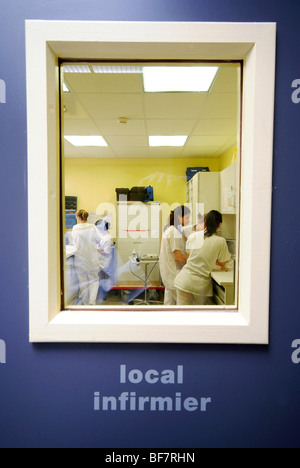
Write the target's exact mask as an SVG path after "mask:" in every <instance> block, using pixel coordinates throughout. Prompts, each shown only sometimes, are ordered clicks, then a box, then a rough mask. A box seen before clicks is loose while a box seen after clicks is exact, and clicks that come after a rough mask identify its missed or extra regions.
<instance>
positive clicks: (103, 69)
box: [92, 65, 143, 74]
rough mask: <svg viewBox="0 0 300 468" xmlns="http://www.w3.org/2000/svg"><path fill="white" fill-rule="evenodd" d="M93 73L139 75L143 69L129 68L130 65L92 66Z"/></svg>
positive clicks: (137, 67)
mask: <svg viewBox="0 0 300 468" xmlns="http://www.w3.org/2000/svg"><path fill="white" fill-rule="evenodd" d="M92 69H93V71H94V73H110V74H124V73H131V74H133V73H139V74H141V73H142V72H143V67H139V66H134V65H132V66H130V65H126V66H125V65H93V66H92Z"/></svg>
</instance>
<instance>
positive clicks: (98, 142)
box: [65, 135, 108, 146]
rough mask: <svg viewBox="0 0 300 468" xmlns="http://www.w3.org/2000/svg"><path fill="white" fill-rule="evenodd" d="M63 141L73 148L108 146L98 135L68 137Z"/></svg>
mask: <svg viewBox="0 0 300 468" xmlns="http://www.w3.org/2000/svg"><path fill="white" fill-rule="evenodd" d="M65 140H67V141H68V142H69V143H71V145H73V146H108V145H107V143H106V141H105V140H104V138H102V136H98V135H84V136H83V135H68V136H65Z"/></svg>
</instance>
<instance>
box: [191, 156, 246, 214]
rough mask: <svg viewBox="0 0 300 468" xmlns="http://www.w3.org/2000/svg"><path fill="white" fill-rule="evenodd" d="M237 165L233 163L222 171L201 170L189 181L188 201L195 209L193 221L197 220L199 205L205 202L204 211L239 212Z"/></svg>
mask: <svg viewBox="0 0 300 468" xmlns="http://www.w3.org/2000/svg"><path fill="white" fill-rule="evenodd" d="M237 177H238V174H237V166H236V164H233V165H232V166H229V167H227V168H226V169H224V170H223V171H221V172H199V173H198V174H196V175H195V176H194V177H193V178H192V179H191V180H190V181H189V182H187V203H190V204H191V207H192V210H193V223H195V222H196V220H197V214H198V212H199V211H201V209H200V210H199V207H197V204H201V203H203V204H204V208H203V211H204V213H208V212H209V211H210V210H218V211H221V213H222V214H236V212H237V199H238V198H237V187H238V184H237Z"/></svg>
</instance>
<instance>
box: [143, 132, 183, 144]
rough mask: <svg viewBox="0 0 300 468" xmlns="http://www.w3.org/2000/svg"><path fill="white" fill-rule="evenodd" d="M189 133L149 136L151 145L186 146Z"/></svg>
mask: <svg viewBox="0 0 300 468" xmlns="http://www.w3.org/2000/svg"><path fill="white" fill-rule="evenodd" d="M186 140H187V135H172V136H149V146H184V145H185V142H186Z"/></svg>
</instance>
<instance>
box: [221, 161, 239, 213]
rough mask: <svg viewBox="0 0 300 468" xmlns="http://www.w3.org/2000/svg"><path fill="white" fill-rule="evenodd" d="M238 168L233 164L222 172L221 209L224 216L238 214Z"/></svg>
mask: <svg viewBox="0 0 300 468" xmlns="http://www.w3.org/2000/svg"><path fill="white" fill-rule="evenodd" d="M236 205H237V166H236V164H233V165H232V166H229V167H227V168H226V169H224V170H223V171H221V172H220V208H221V213H223V214H236V212H237V206H236Z"/></svg>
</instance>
